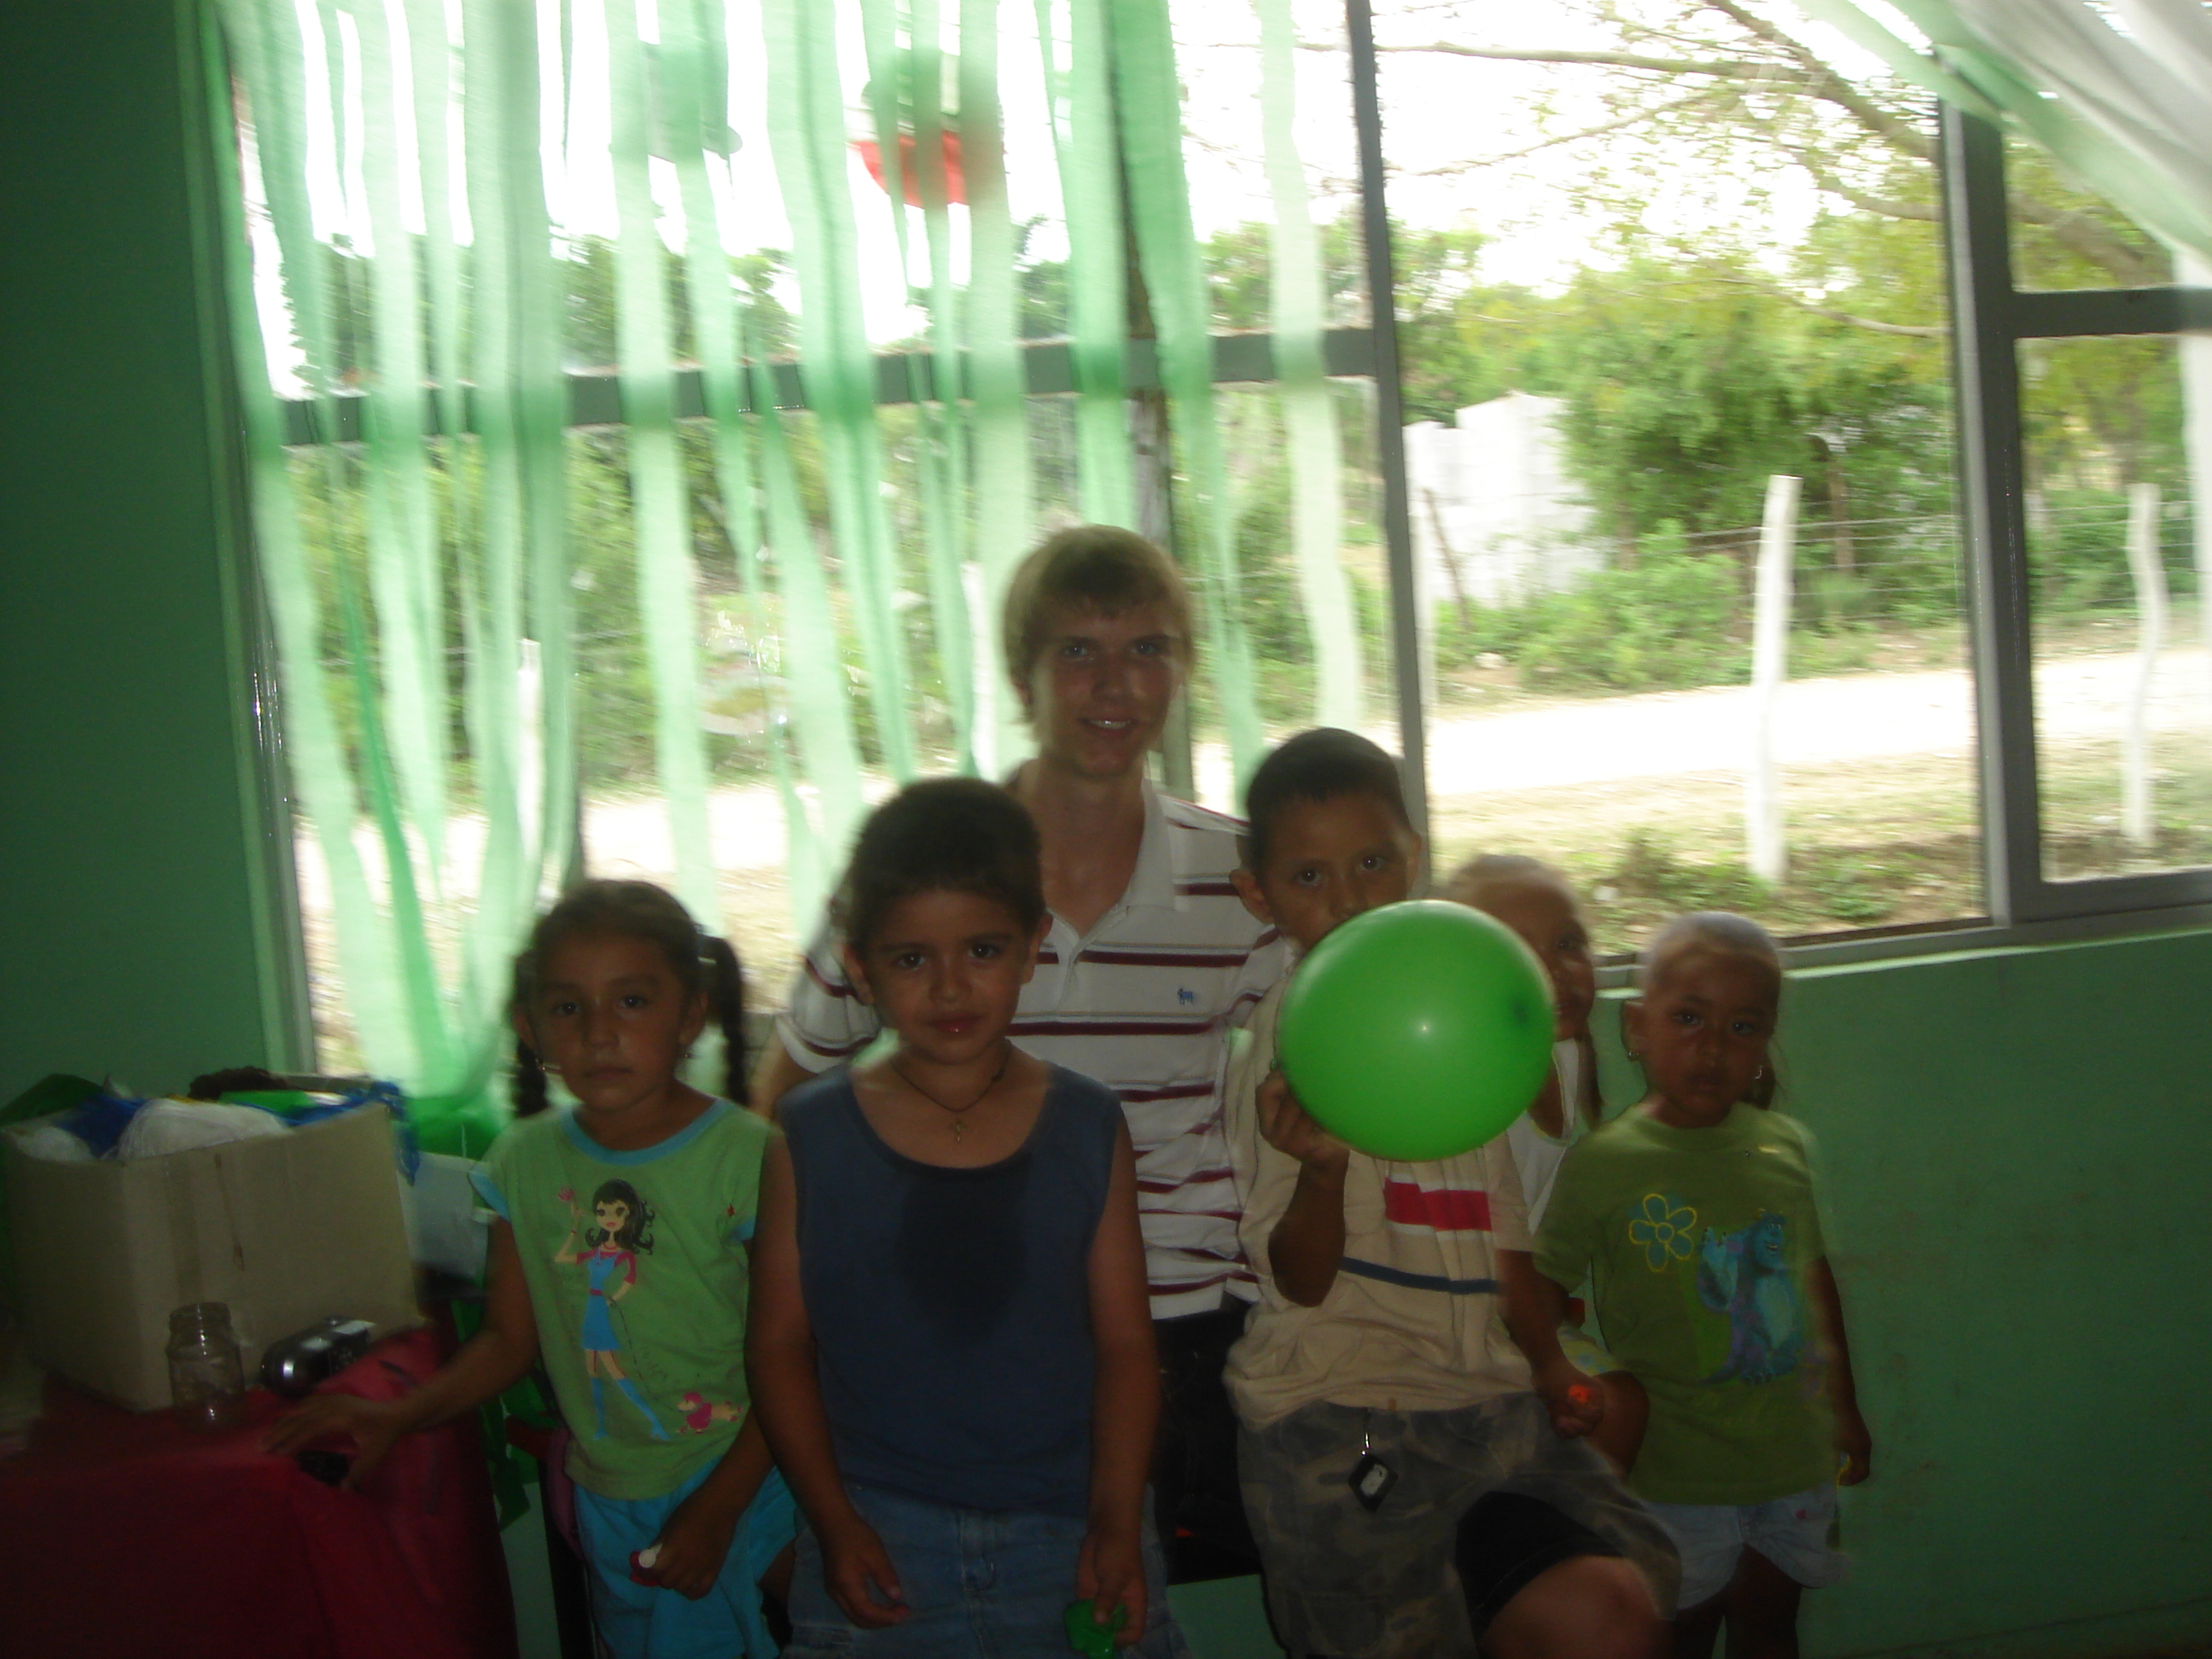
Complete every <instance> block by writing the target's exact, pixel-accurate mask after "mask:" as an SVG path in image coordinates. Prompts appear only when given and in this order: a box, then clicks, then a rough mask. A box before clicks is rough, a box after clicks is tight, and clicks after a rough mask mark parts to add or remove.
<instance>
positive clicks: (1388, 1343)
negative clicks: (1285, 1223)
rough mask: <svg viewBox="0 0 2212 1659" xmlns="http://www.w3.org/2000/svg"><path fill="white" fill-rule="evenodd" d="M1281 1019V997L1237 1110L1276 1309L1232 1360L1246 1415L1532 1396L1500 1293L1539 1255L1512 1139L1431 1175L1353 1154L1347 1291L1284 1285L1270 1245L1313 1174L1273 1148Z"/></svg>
mask: <svg viewBox="0 0 2212 1659" xmlns="http://www.w3.org/2000/svg"><path fill="white" fill-rule="evenodd" d="M1281 1006H1282V993H1281V990H1280V988H1279V987H1278V988H1277V989H1276V990H1275V991H1273V992H1271V993H1270V994H1268V996H1267V998H1266V1000H1263V1001H1262V1002H1261V1004H1260V1006H1259V1007H1258V1008H1257V1009H1256V1010H1255V1012H1253V1015H1252V1018H1251V1019H1250V1021H1249V1024H1248V1025H1247V1027H1246V1031H1245V1035H1244V1036H1242V1037H1240V1038H1239V1039H1238V1040H1237V1050H1236V1053H1235V1054H1234V1055H1233V1056H1232V1057H1231V1060H1230V1062H1229V1067H1228V1079H1227V1086H1226V1089H1225V1098H1224V1103H1223V1113H1224V1121H1225V1125H1226V1127H1227V1131H1228V1136H1229V1150H1230V1159H1231V1166H1232V1167H1233V1169H1234V1170H1235V1171H1236V1180H1237V1195H1238V1197H1239V1199H1240V1200H1241V1201H1242V1205H1243V1212H1244V1218H1243V1223H1242V1224H1241V1225H1242V1231H1243V1241H1244V1249H1245V1254H1246V1255H1247V1256H1248V1257H1249V1259H1250V1260H1251V1261H1252V1262H1253V1263H1254V1264H1255V1267H1256V1270H1257V1272H1258V1274H1259V1279H1260V1305H1259V1307H1258V1308H1257V1309H1256V1310H1255V1311H1254V1313H1253V1315H1252V1319H1251V1322H1250V1323H1249V1325H1247V1326H1246V1327H1245V1331H1244V1335H1243V1339H1242V1340H1240V1341H1239V1342H1238V1343H1237V1346H1235V1347H1234V1348H1232V1349H1231V1350H1230V1352H1229V1366H1228V1370H1227V1373H1226V1376H1227V1379H1228V1383H1229V1391H1230V1394H1231V1397H1232V1398H1233V1399H1234V1400H1235V1401H1236V1402H1237V1413H1238V1415H1239V1416H1241V1417H1243V1419H1244V1420H1245V1421H1246V1422H1248V1423H1250V1424H1253V1425H1255V1426H1256V1425H1261V1424H1266V1423H1271V1422H1273V1421H1274V1420H1275V1419H1278V1418H1280V1417H1285V1416H1287V1415H1289V1414H1290V1413H1291V1412H1294V1411H1296V1410H1297V1409H1298V1408H1299V1407H1302V1406H1306V1405H1310V1404H1311V1403H1313V1402H1314V1401H1317V1400H1327V1401H1332V1402H1334V1404H1337V1405H1340V1406H1358V1407H1373V1408H1374V1409H1376V1410H1382V1411H1449V1410H1454V1409H1456V1408H1458V1407H1463V1406H1473V1405H1479V1404H1480V1403H1481V1402H1482V1401H1486V1400H1489V1399H1492V1398H1494V1397H1496V1396H1497V1395H1502V1394H1511V1393H1516V1392H1518V1391H1521V1390H1522V1389H1527V1388H1528V1386H1529V1383H1528V1362H1527V1361H1526V1360H1525V1359H1523V1358H1522V1356H1521V1351H1520V1349H1519V1348H1518V1347H1516V1346H1514V1343H1513V1340H1512V1338H1511V1336H1510V1335H1509V1334H1508V1333H1507V1331H1506V1329H1505V1320H1504V1314H1503V1311H1502V1310H1501V1306H1500V1303H1499V1299H1498V1255H1497V1253H1498V1251H1499V1250H1525V1249H1528V1248H1529V1245H1528V1226H1527V1223H1526V1218H1525V1216H1524V1214H1523V1211H1522V1201H1521V1182H1520V1178H1519V1176H1517V1175H1516V1172H1515V1170H1514V1166H1513V1158H1512V1155H1511V1153H1510V1152H1509V1151H1508V1149H1507V1146H1506V1143H1505V1139H1504V1136H1502V1135H1501V1136H1500V1137H1499V1138H1498V1139H1496V1140H1493V1141H1492V1142H1491V1143H1490V1144H1489V1145H1488V1146H1478V1147H1477V1148H1475V1150H1474V1151H1473V1152H1463V1153H1462V1154H1461V1155H1460V1156H1459V1157H1457V1158H1437V1159H1435V1160H1433V1161H1431V1162H1429V1163H1425V1164H1397V1163H1391V1162H1389V1161H1386V1160H1384V1159H1382V1158H1370V1157H1368V1156H1367V1155H1366V1154H1365V1153H1364V1152H1354V1153H1352V1161H1351V1163H1350V1164H1349V1165H1348V1166H1347V1167H1346V1170H1345V1178H1344V1258H1343V1261H1342V1262H1341V1264H1340V1266H1339V1267H1338V1269H1337V1275H1336V1282H1335V1283H1334V1285H1331V1286H1330V1287H1329V1292H1328V1295H1327V1296H1326V1297H1323V1298H1322V1303H1321V1305H1320V1306H1319V1307H1316V1308H1307V1307H1302V1306H1300V1305H1299V1304H1297V1303H1295V1302H1292V1301H1291V1299H1290V1298H1289V1297H1285V1295H1284V1294H1283V1293H1282V1291H1280V1290H1279V1288H1278V1287H1277V1286H1276V1285H1275V1282H1274V1279H1273V1276H1272V1275H1271V1274H1270V1273H1268V1272H1267V1239H1268V1236H1269V1235H1270V1234H1272V1233H1273V1231H1274V1230H1275V1225H1276V1223H1278V1222H1279V1221H1280V1220H1281V1219H1282V1218H1283V1214H1284V1212H1285V1211H1286V1210H1288V1209H1289V1208H1290V1205H1291V1194H1293V1193H1294V1192H1295V1191H1296V1190H1297V1182H1298V1169H1299V1165H1298V1163H1297V1160H1296V1159H1295V1158H1290V1157H1288V1156H1286V1155H1285V1154H1284V1153H1282V1152H1277V1151H1276V1150H1275V1149H1274V1148H1273V1146H1269V1145H1268V1144H1267V1141H1266V1140H1265V1139H1262V1138H1261V1134H1260V1122H1259V1113H1258V1110H1257V1107H1256V1104H1255V1094H1256V1093H1257V1091H1258V1090H1259V1086H1260V1085H1261V1083H1262V1082H1264V1081H1265V1080H1266V1079H1267V1073H1269V1072H1270V1071H1272V1070H1273V1068H1274V1064H1275V1019H1276V1016H1277V1014H1278V1013H1279V1011H1280V1009H1281Z"/></svg>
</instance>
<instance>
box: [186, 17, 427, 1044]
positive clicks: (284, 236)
mask: <svg viewBox="0 0 2212 1659" xmlns="http://www.w3.org/2000/svg"><path fill="white" fill-rule="evenodd" d="M222 21H223V27H224V30H225V34H226V38H227V40H228V43H229V46H230V49H231V55H232V58H233V61H234V64H236V66H237V68H238V70H239V73H240V79H241V81H243V82H244V83H245V86H246V95H247V101H248V106H249V108H250V109H251V110H252V114H253V118H254V132H255V138H256V143H257V153H258V156H259V159H260V163H261V167H260V170H261V173H262V177H263V181H264V183H263V189H264V195H265V197H266V199H267V200H268V203H269V207H270V218H271V221H272V223H273V225H274V227H275V228H276V235H277V240H278V243H279V246H280V248H282V247H284V246H288V245H289V246H297V245H298V243H299V242H300V241H302V240H303V241H304V243H305V245H306V246H307V248H308V249H310V250H313V249H315V248H316V247H317V246H319V245H318V244H316V243H315V241H314V240H313V236H312V234H308V233H307V199H306V189H305V185H304V182H303V181H304V179H305V177H306V168H305V155H304V150H303V149H302V148H301V139H302V135H303V134H304V131H305V122H304V119H303V107H302V106H303V101H304V90H305V77H304V74H303V73H302V70H301V65H302V63H303V59H302V58H301V55H300V54H301V42H300V38H299V34H298V30H297V21H296V18H295V16H294V15H293V14H292V13H291V12H290V9H289V8H288V7H283V6H280V5H276V4H273V3H270V4H264V5H259V6H257V5H255V4H253V3H252V0H234V3H231V4H228V5H227V6H226V7H225V8H224V9H223V13H222ZM218 107H221V105H218ZM227 159H228V158H226V160H227ZM216 176H217V179H218V182H219V185H220V187H221V203H222V212H223V216H224V220H225V223H226V227H227V228H228V231H229V233H230V238H231V246H233V247H234V248H243V247H245V246H247V242H246V205H245V201H244V197H243V194H242V192H241V190H240V180H239V177H238V173H237V169H236V167H235V166H234V165H222V166H219V167H217V168H216ZM281 264H283V266H284V267H285V269H284V271H283V279H284V283H283V285H284V288H285V291H286V294H287V297H288V299H289V300H290V301H291V305H292V315H293V318H294V323H295V327H297V328H298V329H299V331H300V344H301V349H302V351H303V352H304V353H306V355H307V359H308V362H307V368H308V371H309V372H310V373H311V374H313V373H314V372H315V369H316V368H317V365H318V362H319V357H318V354H319V353H320V352H321V351H322V350H323V349H325V341H324V337H323V335H322V334H321V333H320V331H319V328H314V327H311V326H310V324H311V322H312V323H313V324H319V322H320V319H321V316H322V312H321V308H320V304H319V301H320V296H321V284H320V280H319V276H320V272H319V266H317V265H316V264H314V262H313V260H312V259H310V260H308V261H307V262H305V268H304V269H297V268H294V267H293V264H292V262H291V261H290V260H289V259H284V260H282V261H281ZM225 270H226V273H227V275H226V287H227V289H228V299H229V303H230V310H231V318H232V327H231V336H232V339H233V343H234V351H235V354H236V357H237V362H238V378H239V385H240V391H241V394H242V395H241V398H240V402H241V404H242V413H243V416H244V420H245V425H246V465H247V469H248V480H249V483H250V485H251V492H250V493H251V503H252V505H251V511H252V520H253V532H254V544H255V550H256V553H257V555H258V563H259V565H260V571H261V579H262V586H263V592H264V595H265V596H266V599H267V601H268V605H269V617H270V633H271V635H272V637H273V641H274V643H275V645H276V671H277V681H278V684H279V686H280V688H281V690H282V691H283V698H284V703H283V708H284V729H285V737H286V749H287V759H288V761H289V766H290V770H291V775H292V780H293V782H294V784H295V787H297V788H298V790H299V793H300V798H301V802H302V803H303V805H305V806H306V807H307V816H308V817H309V820H310V821H311V822H312V823H313V826H314V831H315V838H316V842H317V844H318V846H319V848H320V849H321V852H322V855H323V863H324V866H325V870H326V872H327V873H328V877H329V880H330V883H331V924H332V931H333V933H334V945H335V949H336V951H337V960H338V967H339V971H340V973H341V974H342V975H343V977H344V980H345V983H346V988H347V992H348V1003H349V1009H350V1012H352V1015H353V1018H354V1026H355V1030H356V1032H357V1033H358V1035H359V1036H360V1040H361V1043H362V1049H363V1051H364V1053H366V1054H368V1056H369V1058H370V1060H371V1063H372V1064H373V1065H375V1066H378V1067H379V1069H380V1070H388V1071H389V1072H390V1073H392V1074H393V1075H401V1076H404V1075H406V1074H408V1073H409V1072H410V1071H411V1070H412V1068H413V1066H414V1061H415V1045H414V1042H413V1038H412V1035H411V1033H410V1030H409V1027H408V1022H407V1018H406V1016H405V1014H404V1012H403V1010H402V1007H401V1006H400V997H399V994H398V987H399V982H400V981H399V972H398V963H397V962H396V961H395V960H394V958H393V955H392V948H391V940H390V939H389V937H388V935H387V934H386V931H385V929H384V927H383V925H382V922H381V921H380V918H379V916H378V915H377V912H376V905H375V901H374V898H373V896H371V894H370V891H369V887H368V878H367V876H366V874H365V873H364V872H363V871H362V865H361V860H360V856H359V854H358V853H357V852H356V848H355V847H354V842H353V827H354V824H355V822H356V819H357V818H358V817H359V808H358V805H357V801H356V795H355V793H354V785H353V779H352V775H351V773H350V770H349V768H348V765H347V763H346V760H345V753H344V744H343V741H342V739H341V738H340V737H339V735H338V727H337V718H336V715H335V713H334V711H333V710H332V708H331V702H330V698H329V696H328V695H327V691H326V688H325V684H324V678H323V672H322V665H321V659H322V649H321V645H322V622H321V617H320V614H319V605H318V603H317V599H316V594H315V587H314V580H313V574H312V571H311V568H310V566H309V564H308V560H307V547H306V544H305V543H304V541H303V540H302V538H301V532H300V520H299V513H298V510H297V507H296V504H295V493H294V489H293V481H292V476H291V471H290V468H289V465H288V464H287V462H286V459H285V455H284V449H283V434H282V431H281V429H280V428H279V426H278V419H277V410H276V398H275V397H274V395H273V394H272V393H271V392H270V382H269V365H268V362H267V360H266V357H265V356H264V350H263V346H262V340H261V329H260V318H259V315H258V313H257V311H256V309H255V305H254V295H253V284H252V275H251V267H250V265H249V264H248V263H247V261H246V260H245V259H243V258H233V259H230V260H227V261H226V262H225ZM311 384H317V385H318V389H320V386H319V383H317V382H311Z"/></svg>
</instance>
